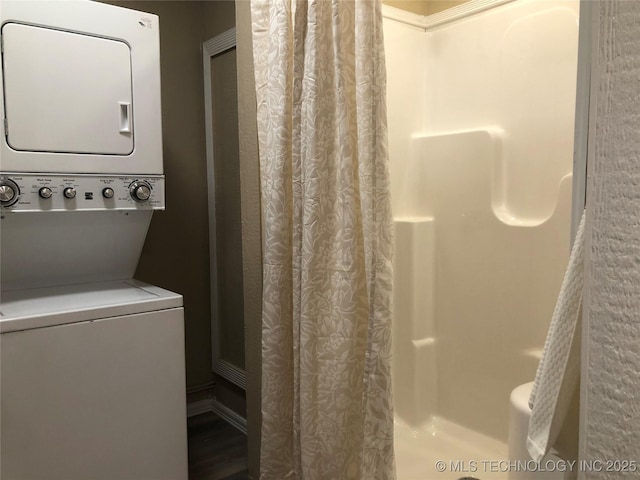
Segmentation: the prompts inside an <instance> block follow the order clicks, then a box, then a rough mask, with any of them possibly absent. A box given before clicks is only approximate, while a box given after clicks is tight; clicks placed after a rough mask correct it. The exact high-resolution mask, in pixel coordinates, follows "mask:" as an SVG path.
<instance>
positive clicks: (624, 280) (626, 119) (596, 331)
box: [581, 0, 640, 480]
mask: <svg viewBox="0 0 640 480" xmlns="http://www.w3.org/2000/svg"><path fill="white" fill-rule="evenodd" d="M594 10H595V14H596V15H597V17H596V22H595V23H594V25H596V28H598V27H599V31H596V33H597V34H598V35H599V41H596V42H594V43H593V45H595V48H597V49H598V50H597V51H596V54H595V56H594V57H595V60H596V62H597V63H596V66H595V68H594V71H596V72H597V74H596V77H595V78H593V79H592V81H595V82H597V85H596V88H595V89H592V92H597V93H596V97H595V102H596V108H595V115H592V117H591V120H590V121H591V125H590V127H591V128H592V129H593V126H594V125H595V129H594V130H592V131H593V132H594V133H595V135H594V137H595V138H593V139H592V140H593V142H592V141H591V140H590V141H589V149H590V151H589V159H588V162H587V163H588V168H589V175H588V178H589V184H588V186H587V194H588V195H587V231H586V240H587V248H586V249H585V251H586V252H587V255H588V257H589V258H587V262H586V265H585V267H586V270H585V272H586V278H585V295H586V304H585V307H584V309H585V310H584V311H585V317H584V319H585V322H586V324H585V327H586V332H585V343H584V345H586V347H587V348H588V354H587V355H585V357H584V358H585V360H586V363H583V369H584V370H583V392H582V398H583V400H585V402H583V405H582V408H583V410H582V414H583V415H582V416H583V427H584V428H583V430H582V432H581V437H582V438H581V440H582V452H581V453H582V457H581V460H586V461H600V462H603V463H606V462H607V461H608V460H611V461H614V460H621V461H625V460H630V461H632V462H633V461H635V460H637V459H638V458H640V409H639V408H638V399H639V398H640V355H639V354H638V345H640V315H639V314H638V312H640V261H639V259H640V228H639V227H638V226H639V225H640V189H639V188H638V182H639V181H640V142H638V131H640V97H639V96H638V71H640V30H639V29H638V24H639V23H640V2H628V1H623V0H614V1H606V2H604V1H603V2H596V3H595V4H594ZM598 17H599V19H598ZM593 103H594V98H593V97H592V105H593ZM584 367H587V368H584ZM631 477H636V478H637V473H636V474H629V473H624V472H622V471H620V470H619V469H612V471H609V472H605V471H602V472H596V471H592V472H587V473H586V474H585V476H584V478H585V479H586V480H592V479H593V480H595V479H597V480H614V479H615V480H618V479H620V480H622V479H625V478H631Z"/></svg>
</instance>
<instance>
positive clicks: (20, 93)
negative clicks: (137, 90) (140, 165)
mask: <svg viewBox="0 0 640 480" xmlns="http://www.w3.org/2000/svg"><path fill="white" fill-rule="evenodd" d="M2 38H3V44H4V45H3V47H4V55H3V70H4V98H5V110H6V119H7V123H8V132H7V143H8V144H9V146H10V147H11V148H13V149H14V150H19V151H25V152H54V153H86V154H102V155H129V154H130V153H132V152H133V148H134V135H133V97H132V93H131V92H132V83H131V82H132V77H131V51H130V48H129V46H128V45H127V44H126V43H124V42H122V41H118V40H112V39H107V38H101V37H95V36H90V35H86V34H80V33H73V32H68V31H62V30H56V29H51V28H44V27H36V26H31V25H24V24H20V23H7V24H5V25H4V26H3V27H2Z"/></svg>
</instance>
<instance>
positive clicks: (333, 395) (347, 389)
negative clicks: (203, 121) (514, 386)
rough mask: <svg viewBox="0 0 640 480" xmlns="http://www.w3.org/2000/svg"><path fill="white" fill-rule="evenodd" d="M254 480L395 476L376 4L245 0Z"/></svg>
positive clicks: (382, 68)
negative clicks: (258, 300) (258, 201)
mask: <svg viewBox="0 0 640 480" xmlns="http://www.w3.org/2000/svg"><path fill="white" fill-rule="evenodd" d="M252 27H253V42H254V67H255V79H256V93H257V102H258V118H257V120H258V140H259V149H260V173H261V188H262V214H263V218H262V222H263V227H262V228H263V264H264V265H263V271H264V274H263V315H262V322H263V325H262V363H263V372H262V415H263V424H262V447H261V448H262V449H261V477H260V478H261V479H263V480H271V479H273V480H282V479H289V478H291V479H318V480H338V479H363V480H364V479H366V480H370V479H371V480H373V479H381V480H387V479H393V478H395V469H394V457H393V412H392V398H391V372H390V354H391V353H390V352H391V334H390V331H391V325H390V322H391V305H390V302H391V254H392V238H391V232H392V229H391V202H390V197H389V174H388V153H387V127H386V104H385V101H386V100H385V89H386V78H385V65H384V49H383V43H382V16H381V10H380V2H379V0H376V1H349V0H335V1H315V2H314V1H310V2H308V1H306V0H297V1H295V2H294V1H291V0H272V1H269V0H252Z"/></svg>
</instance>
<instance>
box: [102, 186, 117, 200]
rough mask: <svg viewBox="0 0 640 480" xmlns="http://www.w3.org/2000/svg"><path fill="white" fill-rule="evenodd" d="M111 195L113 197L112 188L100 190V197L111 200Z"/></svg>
mask: <svg viewBox="0 0 640 480" xmlns="http://www.w3.org/2000/svg"><path fill="white" fill-rule="evenodd" d="M113 195H114V192H113V188H110V187H106V188H103V189H102V196H103V197H104V198H113Z"/></svg>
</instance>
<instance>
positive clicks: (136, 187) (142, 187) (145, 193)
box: [129, 180, 151, 202]
mask: <svg viewBox="0 0 640 480" xmlns="http://www.w3.org/2000/svg"><path fill="white" fill-rule="evenodd" d="M129 193H130V194H131V198H133V199H134V200H135V201H136V202H146V201H147V200H149V197H151V185H150V184H149V182H145V181H144V180H136V181H135V182H133V183H132V184H131V185H129Z"/></svg>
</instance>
